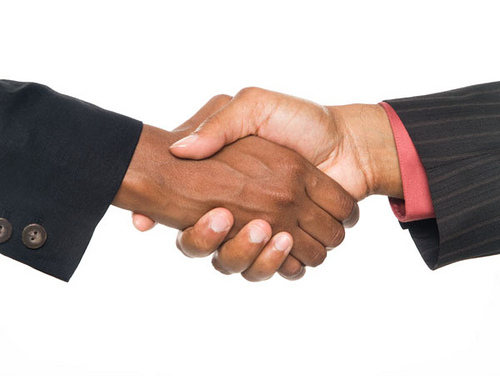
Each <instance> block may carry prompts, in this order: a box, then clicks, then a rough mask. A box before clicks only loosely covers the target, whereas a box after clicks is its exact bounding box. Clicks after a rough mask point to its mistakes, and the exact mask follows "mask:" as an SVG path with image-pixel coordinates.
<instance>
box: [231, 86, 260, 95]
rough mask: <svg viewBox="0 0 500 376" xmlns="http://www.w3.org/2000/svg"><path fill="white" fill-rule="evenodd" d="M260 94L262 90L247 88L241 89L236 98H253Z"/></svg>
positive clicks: (252, 87)
mask: <svg viewBox="0 0 500 376" xmlns="http://www.w3.org/2000/svg"><path fill="white" fill-rule="evenodd" d="M261 93H262V89H260V88H258V87H255V86H248V87H245V88H243V89H241V90H240V91H239V92H238V94H237V96H239V97H242V98H253V97H255V96H259V95H260V94H261Z"/></svg>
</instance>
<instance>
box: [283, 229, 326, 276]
mask: <svg viewBox="0 0 500 376" xmlns="http://www.w3.org/2000/svg"><path fill="white" fill-rule="evenodd" d="M292 236H293V243H294V244H293V248H292V251H291V254H292V255H293V256H294V257H295V258H296V259H297V260H298V261H300V262H301V263H302V264H303V265H306V266H313V267H314V266H318V265H320V264H321V263H323V261H325V258H326V248H325V247H324V246H323V245H322V244H321V243H320V242H318V241H317V240H316V239H314V238H313V237H311V235H309V234H308V233H306V232H305V231H304V230H302V229H300V228H299V229H298V230H296V231H294V232H293V233H292Z"/></svg>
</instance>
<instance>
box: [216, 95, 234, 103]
mask: <svg viewBox="0 0 500 376" xmlns="http://www.w3.org/2000/svg"><path fill="white" fill-rule="evenodd" d="M231 99H233V97H231V96H230V95H227V94H217V95H215V96H214V97H212V99H211V101H212V102H214V103H215V104H217V105H220V104H224V103H227V102H229V101H230V100H231Z"/></svg>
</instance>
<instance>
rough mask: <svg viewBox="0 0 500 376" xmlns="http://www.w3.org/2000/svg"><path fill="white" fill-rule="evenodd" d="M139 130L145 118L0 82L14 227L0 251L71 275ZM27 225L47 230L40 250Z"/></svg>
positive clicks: (5, 212) (3, 153)
mask: <svg viewBox="0 0 500 376" xmlns="http://www.w3.org/2000/svg"><path fill="white" fill-rule="evenodd" d="M141 130H142V123H141V122H138V121H136V120H133V119H130V118H127V117H125V116H122V115H118V114H116V113H112V112H109V111H105V110H103V109H101V108H98V107H96V106H93V105H91V104H88V103H85V102H83V101H80V100H77V99H74V98H71V97H68V96H64V95H61V94H58V93H56V92H54V91H53V90H51V89H49V88H48V87H46V86H43V85H39V84H34V83H20V82H14V81H6V80H0V218H3V220H4V221H7V225H8V226H9V227H11V231H10V229H6V227H5V226H3V227H2V228H0V232H1V231H3V235H4V236H3V237H2V239H1V244H0V252H1V253H2V254H4V255H6V256H8V257H11V258H13V259H15V260H18V261H20V262H23V263H25V264H27V265H29V266H31V267H33V268H35V269H38V270H40V271H42V272H45V273H47V274H50V275H52V276H54V277H57V278H60V279H62V280H65V281H68V280H69V279H70V277H71V275H72V274H73V272H74V271H75V269H76V267H77V266H78V263H79V262H80V259H81V258H82V256H83V253H84V252H85V249H86V247H87V245H88V243H89V241H90V239H91V237H92V233H93V232H94V229H95V227H96V226H97V224H98V223H99V221H100V220H101V218H102V216H103V215H104V213H105V212H106V210H107V208H108V206H109V205H110V204H111V202H112V201H113V198H114V196H115V194H116V193H117V191H118V188H119V187H120V184H121V181H122V179H123V177H124V175H125V173H126V171H127V168H128V165H129V163H130V160H131V158H132V155H133V153H134V150H135V147H136V145H137V142H138V139H139V136H140V133H141ZM30 224H36V225H39V226H41V228H42V229H44V230H45V232H46V235H47V237H46V241H45V242H44V243H43V245H42V246H41V247H39V248H37V249H31V248H29V247H27V246H26V244H27V243H26V242H25V241H24V240H23V235H24V236H26V233H25V232H23V230H24V229H25V228H26V227H27V226H28V225H30ZM7 230H9V232H11V234H10V235H9V234H7V233H6V232H5V231H7ZM39 235H40V234H39V233H38V232H36V233H34V234H33V233H31V235H29V234H28V239H27V241H28V242H29V236H33V238H32V239H34V238H36V237H37V236H39ZM25 240H26V239H25Z"/></svg>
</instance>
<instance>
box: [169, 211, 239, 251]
mask: <svg viewBox="0 0 500 376" xmlns="http://www.w3.org/2000/svg"><path fill="white" fill-rule="evenodd" d="M233 223H234V219H233V215H232V214H231V212H230V211H229V210H227V209H224V208H217V209H213V210H211V211H210V212H208V213H207V214H205V215H204V216H203V217H201V218H200V219H199V220H198V222H196V224H195V225H194V226H193V227H189V228H187V229H186V230H184V231H180V232H179V235H178V237H177V248H179V250H180V251H181V252H182V253H184V254H185V255H186V256H189V257H205V256H208V255H209V254H211V253H213V252H214V251H215V250H216V249H217V248H218V247H219V245H220V244H221V243H222V242H223V241H224V238H225V237H226V236H227V234H228V232H229V230H230V229H231V227H232V226H233Z"/></svg>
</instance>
